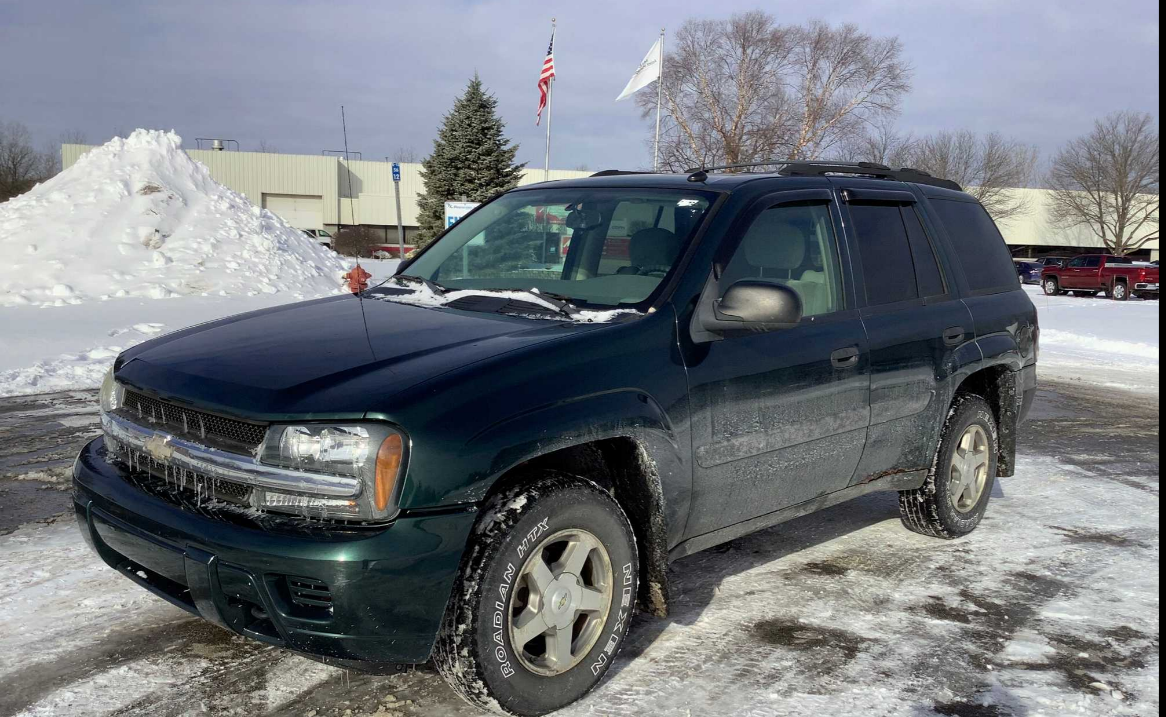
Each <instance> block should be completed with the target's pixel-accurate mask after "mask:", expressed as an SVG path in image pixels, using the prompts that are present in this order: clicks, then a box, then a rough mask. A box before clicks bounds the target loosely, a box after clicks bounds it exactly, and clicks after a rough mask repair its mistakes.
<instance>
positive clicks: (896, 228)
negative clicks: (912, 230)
mask: <svg viewBox="0 0 1166 717" xmlns="http://www.w3.org/2000/svg"><path fill="white" fill-rule="evenodd" d="M850 217H851V219H852V220H853V222H854V234H855V236H856V237H857V238H858V247H859V249H858V253H859V257H860V259H861V260H862V280H863V283H864V284H866V301H867V304H869V305H870V306H879V305H881V304H893V303H895V302H897V301H906V300H908V299H915V298H918V297H919V290H918V288H917V286H916V283H915V264H914V262H913V261H912V260H911V245H910V243H909V242H908V241H907V230H906V228H904V226H903V217H902V215H901V214H900V213H899V205H897V204H851V205H850Z"/></svg>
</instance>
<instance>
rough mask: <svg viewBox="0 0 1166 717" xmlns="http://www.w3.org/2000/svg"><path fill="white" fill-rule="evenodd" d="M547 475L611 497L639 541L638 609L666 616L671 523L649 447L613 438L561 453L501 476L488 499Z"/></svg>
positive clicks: (539, 457)
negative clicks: (593, 486)
mask: <svg viewBox="0 0 1166 717" xmlns="http://www.w3.org/2000/svg"><path fill="white" fill-rule="evenodd" d="M548 471H554V472H559V473H566V474H569V475H575V476H579V477H580V478H585V479H587V480H591V481H594V482H595V483H597V484H599V485H600V486H601V487H603V488H604V489H605V490H607V491H609V492H610V493H611V496H612V497H613V498H614V499H615V501H616V503H618V504H619V506H620V507H621V508H622V509H623V511H624V513H625V514H626V515H627V517H628V521H629V522H630V523H631V525H632V531H633V533H634V534H635V536H636V549H637V552H638V554H639V560H640V584H639V585H640V587H639V595H638V596H637V599H638V601H639V603H640V606H641V608H642V609H643V610H646V611H647V612H650V613H651V614H653V615H657V616H659V617H665V616H667V615H668V600H669V591H668V573H667V568H668V518H667V511H666V509H665V499H664V491H663V485H662V483H661V480H660V475H659V473H658V471H657V467H656V463H655V461H654V460H653V459H652V458H651V456H650V455H649V453H648V450H647V448H646V447H645V445H644V444H643V443H642V442H641V441H640V440H639V439H637V438H633V437H631V436H611V437H608V438H600V439H596V440H591V441H586V442H583V443H576V444H572V445H569V446H564V447H561V448H557V449H554V450H551V451H548V452H546V453H542V454H540V455H537V456H533V457H531V458H530V459H529V460H526V461H523V462H522V463H520V464H518V465H516V466H514V467H513V468H511V469H510V470H508V471H506V472H505V473H503V474H502V475H501V476H499V477H498V479H497V480H496V481H495V482H494V484H493V485H492V486H491V488H490V491H489V493H488V494H487V497H489V496H490V495H494V494H496V493H499V492H502V491H506V490H509V489H511V488H513V487H515V486H517V485H521V484H523V483H525V482H530V481H533V480H535V479H537V477H538V476H540V475H544V474H545V473H546V472H548Z"/></svg>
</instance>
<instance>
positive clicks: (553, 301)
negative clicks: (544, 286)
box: [390, 274, 579, 319]
mask: <svg viewBox="0 0 1166 717" xmlns="http://www.w3.org/2000/svg"><path fill="white" fill-rule="evenodd" d="M392 279H396V280H398V283H408V284H421V285H422V286H424V287H425V288H427V289H429V290H430V291H431V292H433V293H434V294H436V295H438V296H445V295H446V294H448V293H449V292H451V291H454V289H450V288H448V287H445V286H442V285H441V284H438V283H437V282H436V281H431V280H429V279H426V278H425V277H423V276H413V275H412V274H396V275H394V276H392V277H390V280H392ZM456 291H458V292H460V293H467V294H486V295H493V294H498V293H502V292H506V291H518V292H522V293H524V294H530V295H531V296H533V297H536V298H537V299H538V300H539V302H538V304H539V308H544V309H551V310H553V311H554V312H555V313H558V314H562V315H563V316H566V317H567V318H569V319H573V318H575V317H576V316H578V314H579V309H578V308H576V307H575V305H574V304H572V303H571V297H569V296H563V295H562V294H551V293H547V292H542V291H536V290H534V289H457V290H456Z"/></svg>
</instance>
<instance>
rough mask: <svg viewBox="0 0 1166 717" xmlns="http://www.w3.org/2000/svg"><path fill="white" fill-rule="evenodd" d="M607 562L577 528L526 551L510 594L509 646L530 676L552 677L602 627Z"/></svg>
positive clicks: (609, 582) (607, 599)
mask: <svg viewBox="0 0 1166 717" xmlns="http://www.w3.org/2000/svg"><path fill="white" fill-rule="evenodd" d="M612 589H613V579H612V572H611V558H610V557H609V556H608V554H607V549H606V548H605V547H604V546H603V543H602V542H600V540H599V539H598V538H596V537H595V536H594V535H592V534H591V533H589V532H588V531H586V530H583V529H581V528H572V529H568V530H561V531H559V532H557V533H555V534H554V535H551V536H550V537H548V538H546V539H544V540H543V541H542V542H541V543H539V544H538V546H537V547H536V548H535V549H534V550H533V551H531V553H530V556H529V557H528V558H527V560H526V563H525V564H524V565H523V566H522V570H521V571H520V572H519V574H518V578H517V580H516V581H515V588H514V590H513V591H512V592H511V594H510V611H509V615H510V643H511V644H512V645H513V646H514V651H515V653H516V654H517V656H518V661H519V663H520V664H522V666H523V667H525V668H526V669H528V670H530V671H531V672H533V673H535V674H538V675H544V676H547V677H553V676H555V675H560V674H562V673H564V672H566V671H568V670H570V669H571V668H572V667H574V666H575V665H577V664H579V662H580V661H581V660H582V659H583V658H584V657H585V656H586V655H587V653H588V652H590V651H591V648H592V647H594V646H595V643H596V641H597V640H598V639H599V636H600V633H601V632H602V631H603V626H604V625H605V624H606V623H607V613H608V610H609V608H610V606H611V594H612Z"/></svg>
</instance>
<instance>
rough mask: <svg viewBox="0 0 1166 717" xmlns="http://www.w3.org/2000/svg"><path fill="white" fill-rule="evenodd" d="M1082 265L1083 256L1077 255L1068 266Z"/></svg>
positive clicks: (1073, 267) (1083, 262) (1076, 267)
mask: <svg viewBox="0 0 1166 717" xmlns="http://www.w3.org/2000/svg"><path fill="white" fill-rule="evenodd" d="M1083 266H1085V257H1083V256H1079V257H1077V258H1076V259H1074V260H1072V261H1070V262H1069V268H1071V269H1080V268H1082V267H1083Z"/></svg>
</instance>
